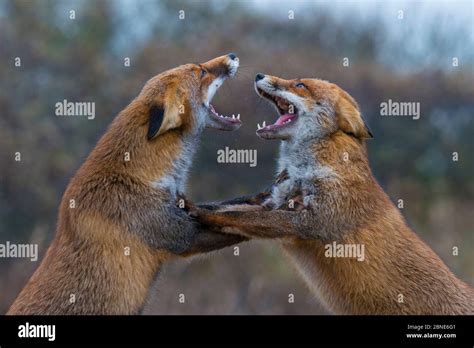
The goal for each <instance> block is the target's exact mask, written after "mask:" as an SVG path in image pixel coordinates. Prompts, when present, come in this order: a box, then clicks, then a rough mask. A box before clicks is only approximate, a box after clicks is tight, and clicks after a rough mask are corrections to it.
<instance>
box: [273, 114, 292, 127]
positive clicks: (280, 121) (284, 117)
mask: <svg viewBox="0 0 474 348" xmlns="http://www.w3.org/2000/svg"><path fill="white" fill-rule="evenodd" d="M294 116H295V115H294V114H284V115H281V116H280V118H278V120H277V121H276V122H275V125H276V126H281V125H282V124H283V123H285V122H286V121H288V120H289V119H290V118H293V117H294Z"/></svg>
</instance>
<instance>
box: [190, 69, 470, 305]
mask: <svg viewBox="0 0 474 348" xmlns="http://www.w3.org/2000/svg"><path fill="white" fill-rule="evenodd" d="M255 88H256V91H257V93H258V95H260V96H261V97H263V98H264V99H266V100H268V101H270V103H271V104H272V105H273V106H274V107H275V108H276V110H277V111H278V114H279V118H278V120H277V121H276V122H275V123H274V124H272V125H268V126H266V125H265V124H264V126H263V127H260V126H259V127H258V128H259V129H258V130H257V134H258V136H259V137H261V138H263V139H279V140H281V141H282V142H281V148H280V157H279V160H278V172H279V173H280V175H279V179H278V180H277V182H276V183H275V184H274V186H273V188H272V189H271V190H270V191H269V192H267V193H263V194H260V195H259V196H257V197H255V198H252V199H250V200H249V199H247V198H243V199H236V200H234V201H231V202H232V203H233V204H235V203H244V204H242V205H240V206H239V205H232V206H221V207H220V209H219V207H218V206H217V207H208V206H203V207H200V208H199V207H198V208H194V209H192V210H191V212H192V214H193V215H195V216H197V218H198V220H199V222H200V223H201V224H204V225H206V226H213V227H214V228H217V229H220V230H221V231H223V232H227V233H233V234H238V235H242V236H246V237H249V238H278V239H279V240H280V241H281V244H282V246H283V249H284V251H285V252H286V254H287V255H288V256H289V257H290V258H291V259H292V260H293V261H294V263H295V264H296V267H297V269H298V270H299V273H301V275H302V276H303V278H304V279H305V280H306V283H307V284H308V285H309V287H310V288H311V290H312V291H313V292H314V293H315V294H316V295H317V297H318V298H319V299H320V300H321V302H322V303H323V304H325V305H326V307H327V308H328V309H329V310H330V311H332V312H334V313H339V314H474V291H473V289H472V288H471V287H470V286H469V285H467V284H466V283H464V282H463V281H461V280H459V279H457V278H456V276H455V275H454V274H453V273H452V272H451V271H450V270H449V269H448V267H447V266H446V265H445V264H444V263H443V261H441V259H440V258H439V257H438V256H437V255H436V254H435V253H434V252H433V251H432V250H431V249H430V248H429V247H428V246H427V245H426V244H425V243H424V242H423V241H422V240H420V238H419V237H418V236H417V235H416V234H415V233H414V232H413V231H412V230H411V229H410V228H409V227H408V226H407V224H406V222H405V220H404V218H403V217H402V215H401V214H400V212H399V210H398V209H397V208H396V207H395V206H394V204H393V203H392V202H391V201H390V199H389V197H388V196H387V195H386V194H385V192H384V191H383V190H382V188H381V187H380V186H379V184H378V183H377V181H376V180H375V178H374V177H373V175H372V172H371V170H370V166H369V161H368V158H367V150H366V144H365V141H366V139H368V138H371V137H372V134H371V132H370V131H369V129H368V128H367V126H366V124H365V122H364V120H363V118H362V116H361V114H360V111H359V107H358V105H357V103H356V102H355V100H354V99H353V98H352V97H351V96H350V95H349V94H348V93H347V92H345V91H343V90H342V89H341V88H339V87H338V86H337V85H335V84H333V83H330V82H327V81H322V80H318V79H295V80H284V79H281V78H278V77H275V76H269V75H263V74H258V75H257V76H256V82H255ZM245 203H246V204H245ZM289 203H290V204H289ZM294 203H296V206H295V207H294V208H295V209H291V208H292V204H294ZM209 208H211V209H209ZM335 245H336V246H342V249H341V250H342V253H341V255H339V251H338V253H333V252H332V251H333V250H330V249H334V246H335ZM347 246H349V247H352V246H355V247H361V250H362V251H364V255H361V256H362V258H354V257H351V256H353V255H350V254H349V257H347V256H348V255H344V251H351V248H346V247H347ZM352 250H353V249H352ZM331 256H332V257H331ZM334 256H346V257H334Z"/></svg>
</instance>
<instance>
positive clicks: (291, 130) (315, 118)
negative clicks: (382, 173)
mask: <svg viewBox="0 0 474 348" xmlns="http://www.w3.org/2000/svg"><path fill="white" fill-rule="evenodd" d="M255 90H256V92H257V94H258V95H259V96H261V97H263V98H265V99H267V100H268V101H270V102H271V103H272V104H273V105H274V106H275V108H276V109H277V111H278V114H279V118H278V120H277V121H276V122H275V123H274V124H272V125H268V126H266V125H265V124H264V126H263V127H260V126H259V127H258V128H259V129H258V130H257V134H258V136H260V137H262V138H264V139H282V140H289V139H292V138H294V137H298V139H303V140H304V139H311V138H323V137H325V136H328V135H330V134H333V133H335V132H338V131H341V132H343V133H344V134H346V135H347V136H351V137H355V138H357V139H360V140H361V139H366V138H372V134H371V132H370V130H369V129H368V127H367V125H366V124H365V122H364V119H363V118H362V115H361V113H360V111H359V107H358V105H357V103H356V102H355V100H354V99H353V98H352V97H351V96H350V95H349V94H348V93H347V92H345V91H344V90H343V89H341V88H340V87H339V86H337V85H335V84H333V83H330V82H327V81H323V80H319V79H295V80H284V79H281V78H279V77H276V76H270V75H263V74H257V76H256V78H255Z"/></svg>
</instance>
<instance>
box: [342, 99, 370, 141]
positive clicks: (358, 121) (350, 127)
mask: <svg viewBox="0 0 474 348" xmlns="http://www.w3.org/2000/svg"><path fill="white" fill-rule="evenodd" d="M349 98H350V99H349ZM336 114H337V122H338V125H339V129H340V130H342V131H343V132H344V133H347V134H350V135H353V136H355V137H356V138H359V139H370V138H373V135H372V133H371V131H370V129H369V127H367V125H366V123H365V121H364V118H363V117H362V115H361V114H360V112H359V110H358V108H357V104H356V103H355V101H353V99H352V97H350V96H347V97H346V96H345V95H342V96H341V97H340V98H339V100H338V103H337V106H336Z"/></svg>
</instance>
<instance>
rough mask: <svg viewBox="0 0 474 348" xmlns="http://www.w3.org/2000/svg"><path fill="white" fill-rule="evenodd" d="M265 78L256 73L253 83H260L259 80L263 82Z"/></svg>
mask: <svg viewBox="0 0 474 348" xmlns="http://www.w3.org/2000/svg"><path fill="white" fill-rule="evenodd" d="M264 78H265V75H263V74H261V73H258V74H257V75H256V76H255V82H257V81H260V80H263V79H264Z"/></svg>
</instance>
